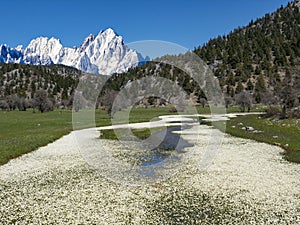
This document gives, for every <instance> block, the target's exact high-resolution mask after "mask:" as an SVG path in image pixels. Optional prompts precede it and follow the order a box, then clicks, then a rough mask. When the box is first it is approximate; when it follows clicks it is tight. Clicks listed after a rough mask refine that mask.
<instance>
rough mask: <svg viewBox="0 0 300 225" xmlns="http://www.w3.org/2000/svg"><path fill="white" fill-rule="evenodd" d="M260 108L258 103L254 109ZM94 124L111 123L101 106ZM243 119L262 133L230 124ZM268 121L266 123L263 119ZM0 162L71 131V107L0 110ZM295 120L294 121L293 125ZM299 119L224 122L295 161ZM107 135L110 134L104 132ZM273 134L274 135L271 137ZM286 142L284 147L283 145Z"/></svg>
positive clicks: (138, 118) (156, 112)
mask: <svg viewBox="0 0 300 225" xmlns="http://www.w3.org/2000/svg"><path fill="white" fill-rule="evenodd" d="M170 108H171V107H165V108H147V109H145V108H142V107H136V108H133V109H132V110H131V112H130V118H129V121H130V122H131V123H133V122H145V121H149V120H155V119H157V117H158V116H160V115H168V114H176V113H174V112H173V113H172V112H170ZM197 110H198V113H200V114H201V113H210V110H209V107H205V108H202V107H200V106H198V107H197ZM254 110H255V111H261V107H258V108H256V109H254ZM238 111H239V108H238V107H232V108H230V109H228V112H238ZM95 119H96V121H95V122H96V125H97V126H106V125H110V124H111V120H110V118H109V117H108V115H107V112H106V111H104V110H97V111H96V113H95ZM241 122H242V123H244V124H245V125H247V126H252V127H254V128H255V129H257V130H262V131H264V133H261V134H252V133H249V132H245V131H243V130H241V129H238V128H236V129H234V128H232V126H238V125H237V124H238V123H241ZM267 122H268V123H269V125H266V124H265V123H267ZM0 124H1V125H0V165H1V164H4V163H6V162H8V161H9V160H10V159H12V158H15V157H18V156H20V155H22V154H25V153H28V152H31V151H33V150H35V149H37V148H39V147H41V146H45V145H47V144H48V143H51V142H53V141H55V140H57V139H58V138H60V137H62V136H63V135H65V134H68V133H69V132H70V131H72V129H73V128H72V111H70V110H55V111H53V112H48V113H40V112H35V113H34V112H33V111H32V110H28V111H26V112H20V111H11V112H6V111H0ZM295 124H297V125H295ZM299 126H300V125H299V121H297V123H296V122H295V121H290V122H286V123H284V122H272V121H269V120H266V119H256V117H255V116H245V117H238V118H236V119H233V120H231V121H229V122H228V125H227V132H228V133H230V134H232V135H235V136H239V137H244V138H251V139H255V140H258V141H263V142H267V143H271V144H274V143H275V142H276V143H280V144H281V146H283V147H284V148H285V149H287V150H288V151H287V154H286V158H287V159H288V160H290V161H296V162H299V161H300V160H299V158H300V156H299V152H300V151H298V152H297V151H295V150H296V149H300V146H299ZM133 132H134V133H135V135H137V136H139V135H140V136H141V137H142V138H143V136H144V138H146V137H148V136H149V135H150V130H145V131H142V132H141V131H133ZM107 135H109V136H110V135H113V134H111V133H107ZM273 136H278V139H274V138H273ZM286 144H288V145H289V146H288V147H286V146H285V145H286Z"/></svg>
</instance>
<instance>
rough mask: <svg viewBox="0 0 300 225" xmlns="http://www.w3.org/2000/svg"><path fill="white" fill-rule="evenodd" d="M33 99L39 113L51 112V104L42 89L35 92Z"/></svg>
mask: <svg viewBox="0 0 300 225" xmlns="http://www.w3.org/2000/svg"><path fill="white" fill-rule="evenodd" d="M33 99H34V104H35V107H37V108H38V110H39V111H40V112H41V113H43V112H48V111H51V110H53V104H52V102H51V101H50V100H49V98H48V94H47V91H45V90H42V89H40V90H38V91H36V92H35V94H34V97H33Z"/></svg>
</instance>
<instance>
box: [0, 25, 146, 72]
mask: <svg viewBox="0 0 300 225" xmlns="http://www.w3.org/2000/svg"><path fill="white" fill-rule="evenodd" d="M142 61H144V58H143V57H142V56H141V55H140V54H139V53H138V52H136V51H135V50H132V49H129V48H128V47H127V46H126V45H125V44H124V41H123V38H122V37H121V36H119V35H117V34H116V33H115V31H114V30H113V29H111V28H108V29H106V30H101V31H100V32H99V33H98V34H97V35H93V34H90V35H88V36H87V37H86V38H85V39H84V41H83V42H82V44H81V45H80V47H79V48H78V47H73V48H68V47H64V46H63V45H62V44H61V42H60V40H59V39H57V38H54V37H51V38H48V37H38V38H36V39H33V40H31V41H30V43H29V45H28V46H27V47H26V48H25V49H23V47H22V46H18V47H17V48H11V47H9V46H7V45H5V44H4V45H0V63H18V64H31V65H52V64H62V65H66V66H72V67H74V68H76V69H79V70H82V71H83V72H88V73H93V74H104V75H111V74H113V73H122V72H126V71H127V70H128V69H129V68H132V67H135V66H137V65H139V62H142Z"/></svg>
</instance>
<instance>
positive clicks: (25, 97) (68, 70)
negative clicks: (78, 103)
mask: <svg viewBox="0 0 300 225" xmlns="http://www.w3.org/2000/svg"><path fill="white" fill-rule="evenodd" d="M80 75H81V71H79V70H77V69H74V68H72V67H66V66H61V65H52V66H31V65H19V64H1V65H0V100H1V99H2V100H1V104H0V106H1V108H2V109H14V108H16V107H18V106H20V105H23V106H20V109H23V110H25V109H26V108H27V107H32V101H31V100H32V99H33V98H34V96H35V94H36V92H38V91H40V90H43V91H44V92H45V93H46V95H47V98H48V99H49V100H51V104H52V105H53V106H54V105H60V104H65V106H66V105H67V104H69V101H70V100H71V96H72V94H73V92H74V90H75V88H76V86H77V84H78V79H79V76H80ZM5 102H7V104H5Z"/></svg>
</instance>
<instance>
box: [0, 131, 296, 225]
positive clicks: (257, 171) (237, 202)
mask: <svg viewBox="0 0 300 225" xmlns="http://www.w3.org/2000/svg"><path fill="white" fill-rule="evenodd" d="M198 126H199V125H198ZM198 126H193V127H192V128H191V129H188V130H185V131H182V134H183V137H184V138H185V139H186V140H190V141H194V147H193V149H194V150H193V151H191V153H190V154H189V157H188V158H187V159H185V161H184V165H183V166H182V167H180V170H179V171H178V172H177V173H175V174H173V175H172V176H170V177H169V178H168V179H166V180H162V181H160V182H158V183H150V184H149V185H140V186H132V185H128V184H122V183H118V182H113V181H112V180H110V179H107V178H106V177H105V176H102V174H101V173H99V172H98V171H97V170H95V169H94V168H93V167H92V166H90V165H89V164H87V163H86V161H85V160H84V157H82V154H81V152H80V149H79V146H80V145H78V143H77V141H78V138H77V137H78V134H79V135H80V132H81V131H75V132H72V133H70V134H68V135H66V136H64V137H62V138H61V139H59V140H57V141H55V142H54V143H51V144H49V145H47V146H45V147H42V148H39V149H38V150H36V151H34V152H32V153H29V154H26V155H23V156H21V157H19V158H16V159H13V160H11V161H10V162H9V163H7V164H5V165H3V166H1V167H0V199H1V201H0V224H139V225H140V224H300V166H299V165H298V164H293V163H288V162H287V161H285V160H283V159H282V155H281V153H282V152H283V150H282V149H281V148H279V147H276V146H271V145H268V144H263V143H258V142H255V141H251V140H245V139H241V138H236V137H232V136H229V135H225V136H224V138H223V140H222V145H221V148H220V151H219V152H218V154H217V156H216V158H215V159H214V161H213V163H212V165H210V166H209V167H208V168H207V169H206V170H199V162H200V161H201V159H202V157H203V149H205V146H206V145H207V142H208V139H209V138H210V136H211V130H212V128H211V127H209V126H206V125H200V128H199V127H198ZM198 129H200V131H201V132H200V133H201V135H200V136H199V138H198V139H197V141H195V133H196V132H193V131H194V130H195V131H196V130H197V131H198ZM76 132H77V133H76ZM78 132H79V133H78ZM215 132H218V131H215ZM93 140H94V141H95V140H96V139H95V137H93ZM95 143H96V142H94V144H95ZM102 145H105V146H106V147H107V148H110V149H114V150H115V149H116V146H117V143H116V142H115V141H110V140H102ZM188 150H189V148H187V149H186V151H188ZM119 151H122V149H120V150H119Z"/></svg>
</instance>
